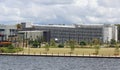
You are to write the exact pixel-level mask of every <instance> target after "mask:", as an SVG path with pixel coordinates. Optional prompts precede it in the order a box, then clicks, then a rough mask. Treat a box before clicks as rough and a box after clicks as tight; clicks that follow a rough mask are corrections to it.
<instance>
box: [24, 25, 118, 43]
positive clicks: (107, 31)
mask: <svg viewBox="0 0 120 70" xmlns="http://www.w3.org/2000/svg"><path fill="white" fill-rule="evenodd" d="M32 27H34V30H41V31H43V36H44V38H45V40H46V41H49V40H50V39H54V40H57V41H58V42H60V43H64V42H65V41H67V40H71V39H73V40H76V41H77V42H80V41H88V42H90V41H92V40H93V39H95V38H97V39H100V40H101V41H102V42H107V41H110V40H111V39H115V40H116V41H117V26H115V25H113V24H78V25H77V24H75V25H52V24H51V25H37V26H35V25H34V26H32ZM24 29H25V27H24ZM26 29H27V28H26ZM26 29H25V30H26Z"/></svg>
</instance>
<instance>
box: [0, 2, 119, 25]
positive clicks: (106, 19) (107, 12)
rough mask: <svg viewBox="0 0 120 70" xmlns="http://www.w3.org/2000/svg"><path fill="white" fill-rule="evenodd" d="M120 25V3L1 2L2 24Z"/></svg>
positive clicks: (0, 18) (0, 16) (0, 20)
mask: <svg viewBox="0 0 120 70" xmlns="http://www.w3.org/2000/svg"><path fill="white" fill-rule="evenodd" d="M20 22H31V23H36V24H95V23H97V24H98V23H100V24H102V23H103V24H119V23H120V0H0V24H16V23H20Z"/></svg>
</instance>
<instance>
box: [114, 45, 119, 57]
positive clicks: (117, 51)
mask: <svg viewBox="0 0 120 70" xmlns="http://www.w3.org/2000/svg"><path fill="white" fill-rule="evenodd" d="M114 54H115V55H119V46H118V45H116V46H115V52H114Z"/></svg>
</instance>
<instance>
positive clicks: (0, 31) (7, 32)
mask: <svg viewBox="0 0 120 70" xmlns="http://www.w3.org/2000/svg"><path fill="white" fill-rule="evenodd" d="M0 35H2V36H3V40H8V37H11V36H15V35H17V27H16V25H4V24H0ZM0 41H1V37H0Z"/></svg>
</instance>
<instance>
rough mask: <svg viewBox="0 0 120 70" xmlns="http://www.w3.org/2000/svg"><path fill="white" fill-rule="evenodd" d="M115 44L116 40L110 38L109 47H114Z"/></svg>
mask: <svg viewBox="0 0 120 70" xmlns="http://www.w3.org/2000/svg"><path fill="white" fill-rule="evenodd" d="M116 44H117V42H116V40H114V39H111V40H110V47H115V46H116Z"/></svg>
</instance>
